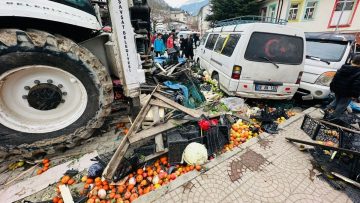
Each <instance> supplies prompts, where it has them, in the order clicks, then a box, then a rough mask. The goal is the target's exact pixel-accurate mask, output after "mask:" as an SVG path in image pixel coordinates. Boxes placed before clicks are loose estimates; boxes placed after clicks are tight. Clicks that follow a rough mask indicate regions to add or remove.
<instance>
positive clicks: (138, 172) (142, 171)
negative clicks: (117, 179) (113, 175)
mask: <svg viewBox="0 0 360 203" xmlns="http://www.w3.org/2000/svg"><path fill="white" fill-rule="evenodd" d="M136 173H137V174H138V175H142V174H143V173H144V170H142V169H141V168H139V169H138V170H137V171H136Z"/></svg>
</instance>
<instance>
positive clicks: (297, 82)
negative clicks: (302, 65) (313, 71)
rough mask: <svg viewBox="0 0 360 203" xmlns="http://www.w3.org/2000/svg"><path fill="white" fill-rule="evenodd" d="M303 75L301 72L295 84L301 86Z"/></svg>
mask: <svg viewBox="0 0 360 203" xmlns="http://www.w3.org/2000/svg"><path fill="white" fill-rule="evenodd" d="M302 75H303V72H302V71H300V73H299V76H298V78H297V80H296V83H295V84H300V82H301V77H302Z"/></svg>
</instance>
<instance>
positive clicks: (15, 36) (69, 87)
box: [0, 29, 113, 156]
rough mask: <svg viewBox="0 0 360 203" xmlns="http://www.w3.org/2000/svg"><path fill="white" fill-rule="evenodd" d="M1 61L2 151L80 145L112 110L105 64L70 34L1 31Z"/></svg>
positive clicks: (109, 84) (0, 113)
mask: <svg viewBox="0 0 360 203" xmlns="http://www.w3.org/2000/svg"><path fill="white" fill-rule="evenodd" d="M0 64H1V67H2V68H1V69H0V84H1V85H0V151H4V150H5V151H6V152H7V154H8V155H10V154H16V155H25V154H33V153H34V152H36V151H42V152H45V153H48V152H50V151H54V149H56V148H57V147H58V146H60V145H61V146H64V147H71V146H75V145H77V144H79V143H80V142H81V140H84V139H86V138H88V137H90V136H91V134H92V132H93V131H94V129H95V128H99V127H100V126H101V125H102V124H103V121H104V119H105V116H106V115H108V114H109V112H110V111H111V106H110V104H111V102H112V98H113V93H112V82H111V78H110V76H109V74H108V72H107V71H106V69H105V67H104V66H103V65H102V64H101V63H100V61H99V60H98V59H97V58H96V57H95V56H94V55H93V54H92V53H90V52H89V51H88V50H86V49H85V48H83V47H80V46H78V45H77V44H76V43H74V42H73V41H71V40H69V39H67V38H64V37H61V36H54V35H51V34H49V33H46V32H42V31H37V30H29V31H27V32H24V31H22V30H15V29H6V30H0ZM5 154H6V153H5ZM26 156H28V155H26Z"/></svg>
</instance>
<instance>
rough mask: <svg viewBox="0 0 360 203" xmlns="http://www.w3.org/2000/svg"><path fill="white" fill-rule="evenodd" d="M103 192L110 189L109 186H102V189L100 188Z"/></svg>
mask: <svg viewBox="0 0 360 203" xmlns="http://www.w3.org/2000/svg"><path fill="white" fill-rule="evenodd" d="M102 188H103V189H104V190H109V189H110V188H109V185H104V186H103V187H102Z"/></svg>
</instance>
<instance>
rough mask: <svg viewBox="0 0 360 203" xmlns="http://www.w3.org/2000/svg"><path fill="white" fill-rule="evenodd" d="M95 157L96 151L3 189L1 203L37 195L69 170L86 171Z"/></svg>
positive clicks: (0, 195)
mask: <svg viewBox="0 0 360 203" xmlns="http://www.w3.org/2000/svg"><path fill="white" fill-rule="evenodd" d="M96 156H98V153H97V152H96V151H95V152H92V153H90V154H85V155H84V156H82V157H81V158H80V159H74V160H71V161H68V162H66V163H63V164H61V165H58V166H55V167H51V168H49V170H47V171H46V172H44V173H42V174H41V175H37V176H34V177H31V178H28V179H26V180H24V181H21V182H19V183H16V184H14V185H12V186H10V187H8V188H5V189H3V190H1V191H0V200H1V202H15V201H18V200H20V199H23V198H25V197H28V196H30V195H32V194H34V193H37V192H39V191H41V190H43V189H45V188H47V187H48V186H49V185H51V184H54V183H56V182H58V181H59V180H60V178H61V177H62V176H63V175H64V173H65V172H66V171H67V170H69V169H74V170H78V171H83V170H85V169H88V168H89V167H90V166H91V165H92V164H94V163H96V161H91V159H93V158H95V157H96Z"/></svg>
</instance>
